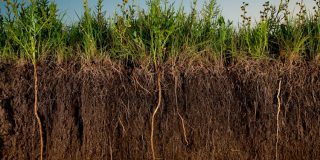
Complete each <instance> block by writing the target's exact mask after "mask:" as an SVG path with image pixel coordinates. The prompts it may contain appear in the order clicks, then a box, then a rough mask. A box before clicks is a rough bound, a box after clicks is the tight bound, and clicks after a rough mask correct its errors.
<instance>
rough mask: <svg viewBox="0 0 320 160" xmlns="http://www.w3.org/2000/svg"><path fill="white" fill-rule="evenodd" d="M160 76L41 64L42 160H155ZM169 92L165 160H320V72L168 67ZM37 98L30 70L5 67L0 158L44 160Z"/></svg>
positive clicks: (312, 68) (161, 125)
mask: <svg viewBox="0 0 320 160" xmlns="http://www.w3.org/2000/svg"><path fill="white" fill-rule="evenodd" d="M156 75H157V74H155V73H153V72H150V71H148V69H146V68H142V67H139V66H137V67H134V68H128V67H126V66H125V65H120V64H114V63H112V62H109V61H105V62H90V63H80V62H68V63H63V64H48V65H41V64H40V65H39V71H38V78H39V94H38V95H39V115H40V117H41V121H42V125H43V132H44V133H43V135H42V136H43V138H44V159H48V160H55V159H57V160H67V159H80V160H82V159H88V160H95V159H97V160H108V159H116V160H118V159H120V160H121V159H123V160H125V159H151V158H152V152H151V146H150V132H151V117H152V112H153V111H154V109H155V107H156V104H157V102H158V91H159V90H158V87H157V76H156ZM280 82H281V83H280ZM279 86H280V88H279ZM161 90H162V98H161V106H160V109H159V112H158V113H157V115H156V116H155V127H154V131H155V132H154V142H155V154H156V157H157V158H159V159H167V160H174V159H190V160H193V159H199V160H204V159H259V160H260V159H270V160H273V159H276V158H278V159H288V160H294V159H299V160H302V159H309V160H314V159H320V67H319V65H316V64H312V63H307V62H295V63H292V64H283V63H281V62H277V61H262V60H261V61H250V60H247V61H242V62H237V63H235V64H231V65H230V66H228V67H225V66H223V65H220V64H219V63H217V64H207V63H202V62H190V63H186V62H179V63H176V64H174V65H173V64H165V65H163V67H162V72H161ZM278 93H279V94H280V96H279V97H277V94H278ZM33 94H34V91H33V68H32V65H30V64H12V63H9V64H8V63H6V64H5V63H2V64H0V159H3V160H7V159H8V160H20V159H21V160H22V159H39V155H40V154H39V134H38V133H39V132H38V126H37V123H36V119H35V116H34V114H33V105H34V95H33ZM278 98H280V110H279V105H278V102H279V101H278ZM278 111H279V112H278ZM277 113H279V114H277ZM277 115H278V116H277ZM277 124H278V125H277Z"/></svg>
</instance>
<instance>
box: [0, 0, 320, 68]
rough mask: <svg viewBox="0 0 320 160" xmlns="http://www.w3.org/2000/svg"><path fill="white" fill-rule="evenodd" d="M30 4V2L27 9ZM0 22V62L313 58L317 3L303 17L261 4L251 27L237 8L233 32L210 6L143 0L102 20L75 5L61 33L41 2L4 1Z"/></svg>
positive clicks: (51, 10) (319, 25) (52, 9)
mask: <svg viewBox="0 0 320 160" xmlns="http://www.w3.org/2000/svg"><path fill="white" fill-rule="evenodd" d="M30 2H31V3H30ZM1 3H3V4H4V5H5V6H6V8H5V11H2V12H1V15H0V56H1V58H2V59H6V58H15V59H17V58H27V59H32V60H35V59H38V58H52V59H57V60H63V59H66V58H68V57H74V56H80V57H82V58H86V59H90V58H95V57H106V56H107V57H111V58H114V59H121V60H126V61H137V60H139V59H141V58H143V57H150V58H151V59H152V60H153V63H154V64H157V63H160V62H164V61H166V60H167V59H168V58H169V57H171V56H178V55H180V54H187V53H192V54H203V53H205V54H206V56H211V57H212V58H223V59H226V58H231V57H239V56H246V57H252V58H268V57H269V58H278V57H282V58H286V59H292V58H297V57H300V58H302V57H304V58H305V59H308V60H310V59H314V58H316V57H319V50H320V47H319V45H318V44H319V37H320V36H319V35H320V1H319V0H314V4H315V5H314V7H313V10H312V11H310V12H308V11H307V10H306V7H305V5H304V3H303V1H301V2H299V3H297V4H296V5H298V7H299V8H300V11H299V12H298V14H297V15H293V14H291V13H290V11H289V9H288V4H289V3H290V1H289V0H281V1H280V4H279V5H278V6H274V5H271V4H270V3H269V2H266V3H265V4H264V5H263V10H262V11H261V12H260V14H261V18H260V21H257V22H254V23H253V22H252V18H251V17H249V16H247V10H246V7H247V6H248V5H249V4H248V3H243V6H241V9H242V11H243V14H242V15H241V18H242V21H241V23H240V25H238V27H235V25H234V24H233V22H231V21H229V20H226V19H225V18H224V17H223V16H222V15H221V12H220V10H219V7H218V4H217V2H216V0H211V1H208V2H207V3H205V4H204V6H203V9H202V10H201V11H202V12H201V13H198V11H197V9H196V8H197V5H198V4H197V0H194V2H193V5H192V8H191V11H190V12H188V13H187V12H186V11H185V9H184V7H183V6H180V7H179V8H178V9H176V8H174V7H173V4H170V3H169V2H168V1H167V0H163V1H161V0H148V1H147V5H148V8H147V9H141V8H139V6H136V5H134V4H130V5H129V4H128V1H123V3H122V4H119V9H120V12H116V13H115V15H114V16H113V17H111V18H108V19H107V18H106V17H105V12H104V11H103V0H99V1H98V4H97V7H96V9H95V11H92V10H91V9H90V8H89V6H88V1H87V0H83V7H84V14H83V15H82V16H81V17H80V20H79V22H77V23H75V24H73V25H70V26H67V25H65V24H63V23H62V21H63V16H61V15H58V9H57V5H56V4H55V3H54V2H49V1H48V0H32V1H28V2H25V1H22V2H21V1H17V0H5V1H3V2H1Z"/></svg>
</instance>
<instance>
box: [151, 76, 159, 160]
mask: <svg viewBox="0 0 320 160" xmlns="http://www.w3.org/2000/svg"><path fill="white" fill-rule="evenodd" d="M157 84H158V103H157V106H156V108H155V110H154V111H153V113H152V119H151V135H150V143H151V151H152V158H153V160H155V159H156V153H155V149H154V140H153V134H154V123H155V117H156V114H157V112H158V110H159V108H160V106H161V99H162V89H161V74H160V72H159V71H158V75H157Z"/></svg>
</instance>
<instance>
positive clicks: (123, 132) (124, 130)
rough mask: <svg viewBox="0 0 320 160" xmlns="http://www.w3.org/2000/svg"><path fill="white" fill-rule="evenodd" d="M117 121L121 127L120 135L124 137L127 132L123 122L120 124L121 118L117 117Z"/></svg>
mask: <svg viewBox="0 0 320 160" xmlns="http://www.w3.org/2000/svg"><path fill="white" fill-rule="evenodd" d="M118 120H119V123H120V125H121V127H122V134H123V135H126V133H127V131H126V128H125V127H124V125H123V122H122V120H121V117H119V118H118Z"/></svg>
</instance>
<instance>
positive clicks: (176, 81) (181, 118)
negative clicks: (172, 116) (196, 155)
mask: <svg viewBox="0 0 320 160" xmlns="http://www.w3.org/2000/svg"><path fill="white" fill-rule="evenodd" d="M177 83H178V80H177V78H176V77H175V80H174V94H175V101H176V107H177V112H178V116H179V117H180V120H181V124H182V129H183V136H184V140H185V142H186V143H187V145H189V142H188V138H187V132H186V127H185V123H184V119H183V117H182V116H181V114H180V112H179V108H178V97H177Z"/></svg>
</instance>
